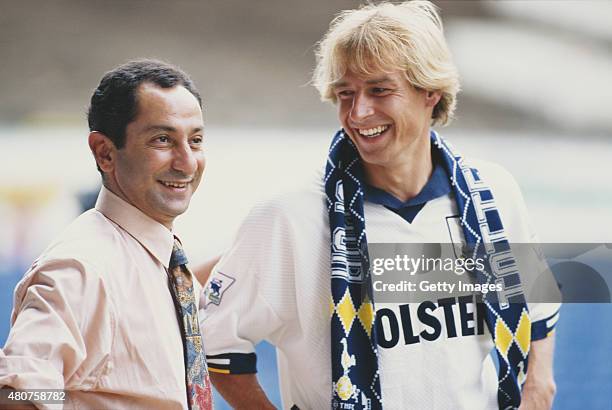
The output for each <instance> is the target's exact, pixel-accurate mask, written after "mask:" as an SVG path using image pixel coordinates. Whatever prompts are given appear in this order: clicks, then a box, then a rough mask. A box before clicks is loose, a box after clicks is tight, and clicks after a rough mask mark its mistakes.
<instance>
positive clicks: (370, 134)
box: [356, 125, 390, 138]
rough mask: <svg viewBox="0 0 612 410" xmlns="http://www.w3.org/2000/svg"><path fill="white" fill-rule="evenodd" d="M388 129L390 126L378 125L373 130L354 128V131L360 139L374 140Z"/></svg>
mask: <svg viewBox="0 0 612 410" xmlns="http://www.w3.org/2000/svg"><path fill="white" fill-rule="evenodd" d="M389 127H390V125H379V126H377V127H373V128H356V130H357V132H358V133H359V135H361V136H362V137H366V138H375V137H378V136H379V135H380V134H382V133H383V132H385V131H387V130H388V129H389Z"/></svg>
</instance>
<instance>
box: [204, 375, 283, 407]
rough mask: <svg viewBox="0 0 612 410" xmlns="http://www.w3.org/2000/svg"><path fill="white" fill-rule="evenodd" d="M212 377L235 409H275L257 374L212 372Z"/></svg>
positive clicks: (213, 381) (217, 387)
mask: <svg viewBox="0 0 612 410" xmlns="http://www.w3.org/2000/svg"><path fill="white" fill-rule="evenodd" d="M210 379H211V381H212V383H213V384H214V386H215V388H216V389H217V391H218V392H219V393H221V395H222V396H223V398H224V399H225V400H226V401H227V402H228V403H229V405H230V406H232V407H233V408H234V409H237V410H241V409H274V408H275V407H274V405H273V404H272V403H271V402H270V400H268V398H267V397H266V394H265V393H264V391H263V389H262V388H261V386H260V385H259V382H258V381H257V376H256V375H255V374H221V373H214V372H210Z"/></svg>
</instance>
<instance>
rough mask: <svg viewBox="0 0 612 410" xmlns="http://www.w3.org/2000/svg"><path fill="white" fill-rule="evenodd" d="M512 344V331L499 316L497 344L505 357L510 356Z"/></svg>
mask: <svg viewBox="0 0 612 410" xmlns="http://www.w3.org/2000/svg"><path fill="white" fill-rule="evenodd" d="M510 344H512V332H511V331H510V329H508V326H506V324H505V323H504V321H503V320H501V318H499V317H498V318H497V321H496V323H495V346H496V347H497V350H499V352H500V353H501V354H502V356H504V357H505V358H507V357H508V349H509V348H510Z"/></svg>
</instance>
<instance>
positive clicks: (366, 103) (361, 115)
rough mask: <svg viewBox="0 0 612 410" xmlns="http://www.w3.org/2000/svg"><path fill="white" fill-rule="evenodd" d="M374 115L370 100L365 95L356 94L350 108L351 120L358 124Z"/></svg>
mask: <svg viewBox="0 0 612 410" xmlns="http://www.w3.org/2000/svg"><path fill="white" fill-rule="evenodd" d="M372 114H374V107H373V106H372V100H371V99H370V98H369V97H368V96H367V95H361V94H357V95H355V98H354V99H353V106H352V107H351V120H353V121H354V122H360V121H363V120H364V119H366V118H368V117H369V116H371V115H372Z"/></svg>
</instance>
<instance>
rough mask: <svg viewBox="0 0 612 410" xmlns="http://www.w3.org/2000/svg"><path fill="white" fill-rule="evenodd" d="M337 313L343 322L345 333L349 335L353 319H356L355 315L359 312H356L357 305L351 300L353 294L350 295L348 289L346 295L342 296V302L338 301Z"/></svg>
mask: <svg viewBox="0 0 612 410" xmlns="http://www.w3.org/2000/svg"><path fill="white" fill-rule="evenodd" d="M336 313H337V314H338V317H339V318H340V322H342V327H343V328H344V334H345V335H347V336H348V334H349V331H350V330H351V325H352V324H353V320H355V315H356V314H357V312H355V307H354V306H353V301H352V300H351V295H349V291H348V289H347V290H346V292H344V296H342V299H341V300H340V303H338V305H337V306H336Z"/></svg>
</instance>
